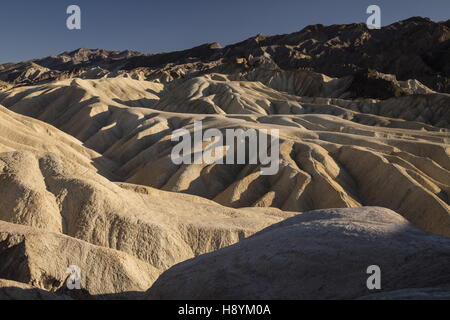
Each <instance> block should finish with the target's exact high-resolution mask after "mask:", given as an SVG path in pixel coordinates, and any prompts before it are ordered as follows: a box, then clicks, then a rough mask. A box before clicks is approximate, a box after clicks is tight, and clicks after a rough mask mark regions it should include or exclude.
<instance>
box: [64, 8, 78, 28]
mask: <svg viewBox="0 0 450 320" xmlns="http://www.w3.org/2000/svg"><path fill="white" fill-rule="evenodd" d="M66 13H67V14H68V15H69V17H68V18H67V20H66V26H67V29H69V30H81V8H80V7H79V6H77V5H74V4H72V5H70V6H68V7H67V10H66Z"/></svg>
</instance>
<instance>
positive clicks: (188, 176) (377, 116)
mask: <svg viewBox="0 0 450 320" xmlns="http://www.w3.org/2000/svg"><path fill="white" fill-rule="evenodd" d="M0 105H1V106H0V133H1V134H0V193H1V195H2V197H1V198H0V299H49V300H66V299H69V300H70V299H212V300H213V299H446V298H447V299H448V298H450V273H449V272H448V270H449V268H450V239H449V237H450V21H446V22H440V23H437V22H433V21H431V20H429V19H426V18H419V17H415V18H411V19H408V20H405V21H400V22H398V23H394V24H392V25H390V26H387V27H384V28H382V29H380V30H369V29H367V27H366V25H364V24H351V25H334V26H323V25H315V26H309V27H307V28H305V29H303V30H301V31H299V32H296V33H293V34H289V35H280V36H263V35H258V36H256V37H254V38H251V39H248V40H246V41H243V42H241V43H237V44H233V45H230V46H227V47H223V48H222V47H221V46H220V45H219V44H216V43H213V44H205V45H202V46H199V47H196V48H193V49H189V50H185V51H180V52H172V53H163V54H156V55H151V54H142V53H139V52H133V51H124V52H116V51H105V50H100V49H97V50H89V49H79V50H76V51H73V52H65V53H63V54H61V55H59V56H53V57H47V58H44V59H36V60H33V61H26V62H22V63H14V64H5V65H0ZM197 121H201V123H202V125H203V128H202V130H208V129H218V130H220V132H222V133H224V132H225V131H226V130H227V129H243V130H246V129H259V130H262V129H266V130H272V129H278V130H279V133H280V146H279V148H280V161H279V163H280V164H279V165H280V168H279V170H278V172H277V173H276V174H275V175H263V174H261V170H260V167H261V166H260V165H258V164H234V165H223V164H215V163H213V164H192V163H191V164H175V163H174V162H173V161H172V159H171V151H172V149H173V147H174V146H175V144H176V143H175V142H173V141H172V140H171V135H172V133H173V132H174V131H176V130H178V129H184V130H187V131H189V132H192V133H194V129H195V128H194V124H195V123H196V122H197ZM204 147H205V148H206V147H207V145H205V146H204ZM71 265H76V266H78V267H79V268H80V270H81V287H82V289H81V290H69V289H68V288H67V286H66V281H67V279H68V276H69V275H68V273H67V268H68V267H69V266H71ZM372 265H377V266H379V267H380V269H381V274H382V289H380V290H375V291H373V290H369V289H368V287H367V283H366V281H367V278H368V277H369V275H368V274H367V273H366V270H367V268H368V267H369V266H372Z"/></svg>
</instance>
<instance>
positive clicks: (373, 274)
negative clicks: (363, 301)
mask: <svg viewBox="0 0 450 320" xmlns="http://www.w3.org/2000/svg"><path fill="white" fill-rule="evenodd" d="M367 274H370V277H369V278H367V283H366V285H367V289H369V290H381V268H380V267H379V266H377V265H372V266H369V267H368V268H367Z"/></svg>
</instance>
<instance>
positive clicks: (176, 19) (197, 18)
mask: <svg viewBox="0 0 450 320" xmlns="http://www.w3.org/2000/svg"><path fill="white" fill-rule="evenodd" d="M71 4H76V5H79V6H80V7H81V10H82V30H79V31H69V30H68V29H67V28H66V19H67V14H66V9H67V7H68V6H69V5H71ZM370 4H378V5H380V6H381V9H382V24H383V25H386V24H390V23H392V22H395V21H398V20H402V19H406V18H409V17H411V16H426V17H430V18H432V19H433V20H436V21H442V20H448V19H450V1H449V0H427V1H412V0H409V1H407V0H378V1H377V0H339V1H338V0H309V1H302V0H278V1H274V0H239V1H238V0H226V1H225V0H223V1H215V0H165V1H159V0H151V1H149V0H126V1H116V0H70V1H66V0H57V1H55V0H39V1H36V0H27V1H26V0H14V1H10V0H1V4H0V43H1V46H0V63H5V62H14V61H22V60H27V59H31V58H39V57H45V56H48V55H55V54H58V53H61V52H63V51H70V50H74V49H76V48H80V47H87V48H103V49H109V50H124V49H131V50H138V51H142V52H149V53H158V52H167V51H174V50H181V49H186V48H190V47H193V46H196V45H199V44H202V43H206V42H219V43H221V44H222V45H227V44H230V43H234V42H238V41H241V40H244V39H246V38H249V37H251V36H254V35H256V34H258V33H262V34H269V35H273V34H282V33H290V32H294V31H298V30H300V29H302V28H303V27H305V26H307V25H310V24H316V23H322V24H325V25H329V24H337V23H352V22H365V21H366V19H367V14H366V8H367V7H368V6H369V5H370Z"/></svg>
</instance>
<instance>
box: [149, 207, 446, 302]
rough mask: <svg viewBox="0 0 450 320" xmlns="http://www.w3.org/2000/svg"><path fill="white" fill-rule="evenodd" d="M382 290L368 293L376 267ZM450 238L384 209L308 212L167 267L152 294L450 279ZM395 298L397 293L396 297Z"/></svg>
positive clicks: (344, 293) (355, 293)
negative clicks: (378, 287) (374, 286)
mask: <svg viewBox="0 0 450 320" xmlns="http://www.w3.org/2000/svg"><path fill="white" fill-rule="evenodd" d="M372 265H377V266H379V267H380V268H381V290H375V291H369V290H368V288H367V280H368V278H369V277H370V275H369V274H367V269H368V267H369V266H372ZM449 268H450V239H447V238H443V237H439V236H435V235H432V234H428V233H425V232H423V231H420V230H419V229H416V228H415V227H413V226H412V225H411V224H410V223H408V222H407V221H406V220H405V219H404V218H402V217H401V216H400V215H398V214H396V213H395V212H393V211H390V210H388V209H384V208H377V207H366V208H354V209H330V210H320V211H312V212H307V213H304V214H301V215H298V216H296V217H294V218H291V219H288V220H285V221H283V222H281V223H279V224H276V225H273V226H271V227H269V228H267V229H265V230H263V231H261V232H260V233H258V234H256V235H254V236H253V237H251V238H249V239H246V240H244V241H241V242H240V243H238V244H236V245H233V246H231V247H228V248H224V249H221V250H218V251H216V252H213V253H210V254H206V255H203V256H200V257H197V258H195V259H192V260H189V261H186V262H183V263H181V264H178V265H176V266H174V267H172V268H171V269H169V270H168V271H166V272H165V273H164V274H163V275H162V276H160V278H159V279H158V280H157V281H156V282H155V284H154V285H153V287H152V288H151V289H150V290H149V292H148V298H150V299H356V298H360V297H363V296H367V295H370V294H372V293H382V292H391V291H394V290H400V289H408V288H432V287H436V286H443V285H446V284H447V285H448V284H450V273H449V272H448V270H449ZM394 298H395V296H394Z"/></svg>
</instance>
